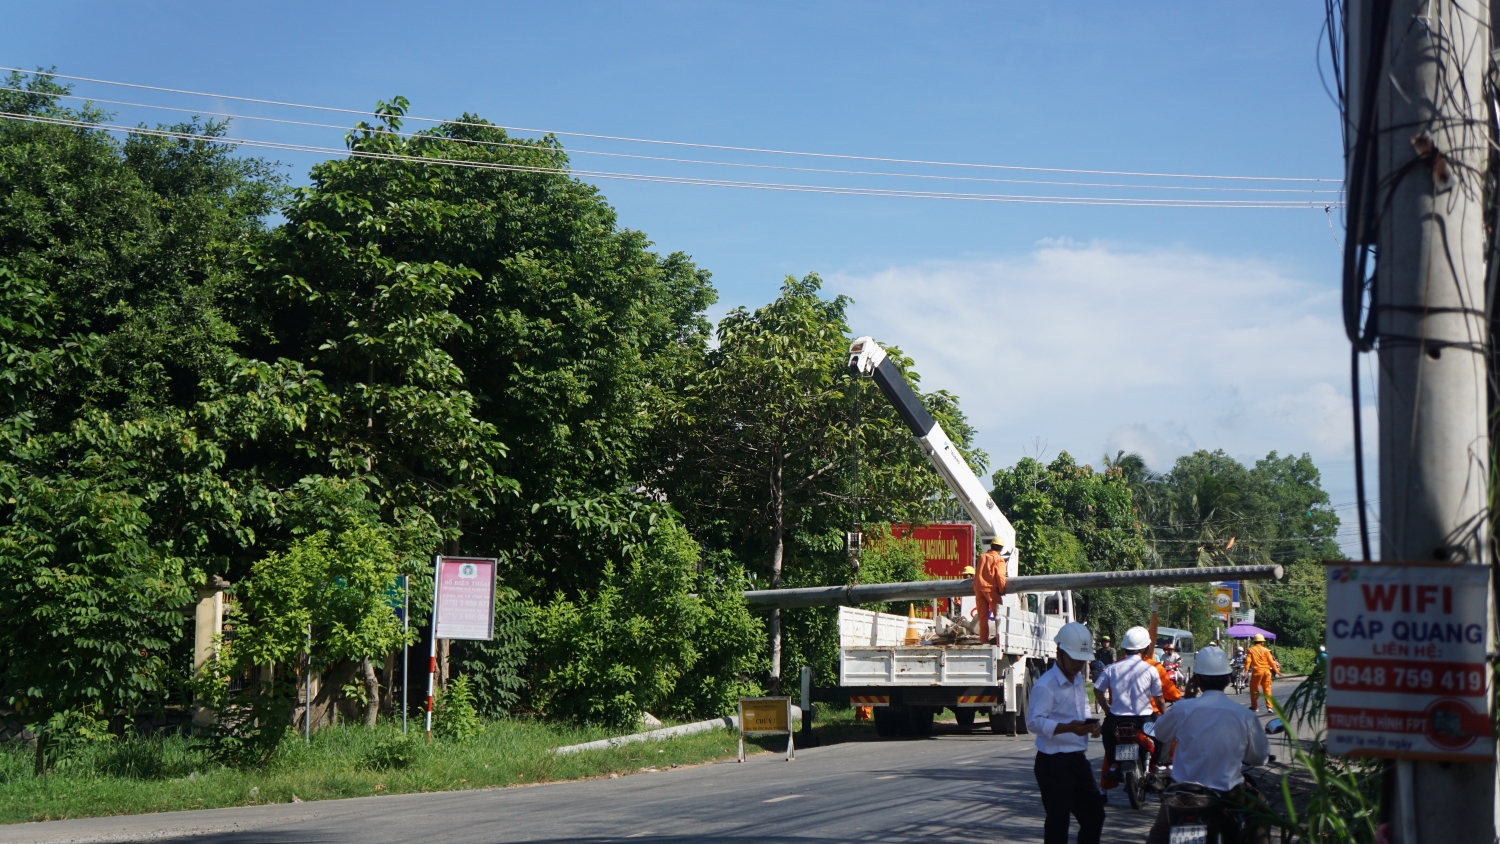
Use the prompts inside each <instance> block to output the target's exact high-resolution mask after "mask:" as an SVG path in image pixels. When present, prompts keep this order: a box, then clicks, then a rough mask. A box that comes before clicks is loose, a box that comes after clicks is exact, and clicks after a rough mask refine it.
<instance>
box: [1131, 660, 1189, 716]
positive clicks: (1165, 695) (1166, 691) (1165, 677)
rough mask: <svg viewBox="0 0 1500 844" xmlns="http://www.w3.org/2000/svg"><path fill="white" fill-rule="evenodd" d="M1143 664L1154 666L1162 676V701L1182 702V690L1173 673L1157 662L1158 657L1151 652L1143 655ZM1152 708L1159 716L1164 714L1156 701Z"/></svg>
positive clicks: (1153, 702) (1152, 703)
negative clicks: (1173, 677)
mask: <svg viewBox="0 0 1500 844" xmlns="http://www.w3.org/2000/svg"><path fill="white" fill-rule="evenodd" d="M1141 662H1145V663H1148V664H1150V665H1151V666H1153V667H1154V668H1155V669H1156V673H1157V674H1158V675H1160V676H1161V699H1162V701H1164V702H1166V703H1175V702H1177V701H1179V700H1182V688H1181V687H1180V686H1178V685H1177V681H1176V680H1173V679H1172V673H1171V672H1170V671H1168V670H1167V667H1166V666H1165V665H1162V664H1161V663H1160V662H1157V660H1156V656H1155V655H1154V654H1152V653H1151V652H1150V651H1147V652H1146V653H1143V654H1141ZM1151 708H1152V709H1154V710H1155V711H1156V714H1157V715H1160V714H1161V713H1162V709H1161V708H1160V707H1158V706H1157V705H1156V701H1152V702H1151Z"/></svg>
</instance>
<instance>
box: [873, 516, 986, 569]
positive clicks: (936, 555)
mask: <svg viewBox="0 0 1500 844" xmlns="http://www.w3.org/2000/svg"><path fill="white" fill-rule="evenodd" d="M891 536H894V537H896V538H897V539H914V540H916V541H917V543H918V544H919V545H920V546H921V548H922V556H923V558H925V560H926V562H925V564H924V565H923V569H924V570H925V571H926V572H927V573H928V574H930V575H933V576H934V577H963V576H964V567H965V566H972V565H974V526H973V525H971V524H968V523H966V522H965V523H952V524H936V525H922V526H920V527H912V526H911V525H891Z"/></svg>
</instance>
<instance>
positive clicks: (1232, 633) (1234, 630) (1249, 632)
mask: <svg viewBox="0 0 1500 844" xmlns="http://www.w3.org/2000/svg"><path fill="white" fill-rule="evenodd" d="M1257 633H1259V634H1260V635H1262V636H1264V637H1266V639H1268V640H1269V641H1272V642H1274V641H1276V634H1275V633H1272V632H1271V631H1269V630H1262V629H1260V628H1259V627H1256V626H1255V625H1253V624H1248V623H1246V622H1243V621H1241V622H1240V623H1239V624H1236V625H1235V626H1233V627H1231V628H1229V629H1228V630H1225V631H1224V635H1225V636H1228V637H1229V638H1231V639H1249V638H1252V637H1254V636H1255V634H1257Z"/></svg>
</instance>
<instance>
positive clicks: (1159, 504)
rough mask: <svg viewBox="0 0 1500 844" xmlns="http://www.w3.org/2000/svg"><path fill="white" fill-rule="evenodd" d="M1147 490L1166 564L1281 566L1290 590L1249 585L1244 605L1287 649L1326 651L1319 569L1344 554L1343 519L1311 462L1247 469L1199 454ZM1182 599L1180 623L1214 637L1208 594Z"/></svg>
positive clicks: (1156, 543)
mask: <svg viewBox="0 0 1500 844" xmlns="http://www.w3.org/2000/svg"><path fill="white" fill-rule="evenodd" d="M1143 487H1144V489H1143V491H1142V492H1141V493H1140V494H1138V501H1141V500H1143V501H1145V502H1147V504H1146V507H1144V508H1143V509H1147V508H1149V509H1150V511H1151V515H1150V516H1148V521H1150V522H1151V524H1150V526H1149V530H1148V536H1149V538H1150V542H1151V545H1152V547H1153V550H1154V552H1155V556H1156V557H1157V559H1159V560H1160V561H1161V563H1162V564H1164V565H1251V564H1263V563H1280V564H1281V565H1283V566H1284V567H1286V570H1287V576H1286V578H1285V579H1284V580H1283V581H1282V582H1280V583H1268V582H1255V581H1245V582H1242V584H1241V595H1242V600H1243V601H1244V602H1246V603H1248V604H1249V605H1250V606H1254V607H1256V613H1257V614H1256V618H1257V622H1258V623H1262V624H1261V626H1267V627H1268V629H1272V630H1275V631H1276V632H1277V633H1279V634H1283V635H1285V636H1286V637H1287V641H1286V644H1289V645H1293V646H1312V645H1315V644H1317V643H1318V642H1321V640H1322V620H1323V613H1324V609H1323V607H1324V586H1323V578H1322V569H1321V563H1322V562H1323V561H1325V560H1338V559H1343V557H1344V555H1343V552H1342V551H1341V550H1340V549H1339V547H1338V544H1337V541H1336V539H1335V537H1336V536H1337V533H1338V526H1339V519H1338V515H1337V514H1336V513H1335V512H1334V510H1333V508H1332V507H1331V506H1330V503H1329V499H1328V494H1327V493H1326V492H1324V491H1323V489H1322V485H1321V477H1320V475H1319V472H1318V469H1317V467H1316V466H1315V465H1314V464H1313V462H1312V459H1311V458H1310V457H1309V456H1308V455H1305V454H1304V455H1302V456H1301V457H1292V456H1291V455H1286V456H1282V455H1279V454H1278V453H1277V452H1274V451H1273V452H1271V453H1270V454H1268V455H1267V456H1266V457H1265V458H1263V459H1261V460H1258V461H1256V463H1255V465H1254V466H1253V467H1249V468H1247V467H1245V466H1244V465H1243V464H1241V463H1240V462H1239V461H1237V460H1235V459H1234V458H1232V457H1230V456H1229V455H1227V454H1225V453H1224V452H1222V451H1214V452H1209V451H1198V452H1195V453H1193V454H1189V455H1185V456H1183V457H1181V458H1179V459H1178V460H1177V462H1176V463H1175V465H1174V466H1173V467H1172V469H1171V471H1169V472H1167V473H1165V474H1162V475H1153V476H1150V477H1149V478H1148V479H1147V480H1146V482H1145V483H1144V484H1143ZM1178 593H1179V597H1174V599H1173V603H1172V606H1173V620H1172V623H1173V624H1174V625H1175V626H1179V627H1189V628H1190V629H1192V630H1193V631H1194V632H1195V633H1196V634H1197V635H1199V636H1200V637H1202V636H1205V635H1208V634H1209V633H1211V631H1212V629H1213V619H1212V617H1211V616H1210V613H1209V609H1208V606H1209V602H1208V592H1207V587H1184V588H1183V589H1180V590H1178Z"/></svg>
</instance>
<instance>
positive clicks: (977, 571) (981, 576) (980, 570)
mask: <svg viewBox="0 0 1500 844" xmlns="http://www.w3.org/2000/svg"><path fill="white" fill-rule="evenodd" d="M1003 547H1004V546H1002V545H1001V544H1000V537H998V536H996V537H992V538H991V539H990V550H988V551H986V552H984V553H983V554H980V555H979V565H977V566H975V567H974V609H975V613H974V614H975V615H977V616H979V641H981V642H984V643H986V644H988V643H989V641H990V611H991V610H993V609H994V608H995V607H998V606H1000V599H1001V598H1002V597H1003V596H1004V595H1005V555H1003V554H1001V553H1000V550H1001V548H1003Z"/></svg>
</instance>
